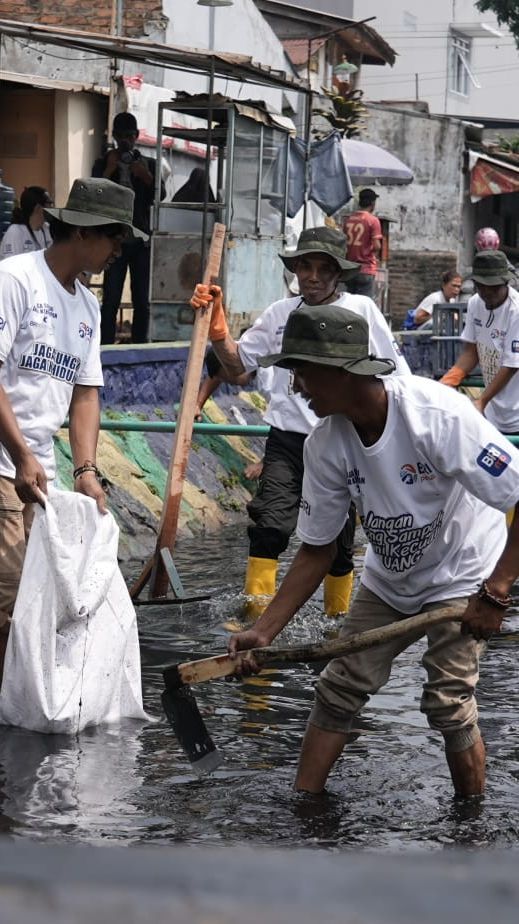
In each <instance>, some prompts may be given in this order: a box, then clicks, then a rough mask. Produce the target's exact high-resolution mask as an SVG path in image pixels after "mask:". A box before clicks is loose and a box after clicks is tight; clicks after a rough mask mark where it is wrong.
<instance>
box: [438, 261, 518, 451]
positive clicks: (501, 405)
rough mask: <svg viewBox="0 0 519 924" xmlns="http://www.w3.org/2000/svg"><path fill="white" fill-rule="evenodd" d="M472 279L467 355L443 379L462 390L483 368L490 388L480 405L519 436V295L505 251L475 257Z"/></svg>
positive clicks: (501, 427) (465, 336) (503, 429)
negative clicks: (474, 372) (475, 370)
mask: <svg viewBox="0 0 519 924" xmlns="http://www.w3.org/2000/svg"><path fill="white" fill-rule="evenodd" d="M471 278H472V279H473V280H474V283H475V286H476V294H475V295H473V296H472V298H470V299H469V302H468V305H467V317H466V319H465V326H464V328H463V333H462V335H461V340H462V351H461V353H460V356H459V357H458V359H457V360H456V363H455V365H454V366H452V367H451V368H450V369H449V371H448V372H446V373H445V375H444V376H443V378H442V379H441V381H442V382H443V384H444V385H451V386H453V387H456V386H457V385H460V384H461V382H462V381H463V379H464V378H465V376H467V375H469V374H470V373H471V372H472V370H473V369H474V368H475V367H476V366H477V365H478V363H479V365H480V366H481V372H482V374H483V382H484V385H485V387H484V389H483V391H482V392H481V394H480V395H479V397H478V398H477V399H476V400H475V401H474V404H475V406H476V407H477V409H478V410H479V411H481V413H482V414H484V415H485V417H488V419H489V420H491V421H492V423H493V424H494V425H495V426H496V427H497V428H498V430H501V432H502V433H510V434H519V375H517V370H518V369H519V293H518V292H516V290H515V289H513V288H512V286H511V285H510V281H511V280H513V278H514V276H513V273H512V272H511V271H510V268H509V265H508V260H507V258H506V256H505V254H504V253H502V251H500V250H482V251H480V252H479V253H477V254H476V255H475V257H474V264H473V267H472V273H471Z"/></svg>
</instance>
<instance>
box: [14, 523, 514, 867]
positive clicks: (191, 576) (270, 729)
mask: <svg viewBox="0 0 519 924" xmlns="http://www.w3.org/2000/svg"><path fill="white" fill-rule="evenodd" d="M359 555H362V549H360V550H359ZM244 557H245V552H244V534H243V532H241V531H240V530H236V529H233V530H232V531H231V530H229V531H226V532H224V533H222V534H220V535H219V536H217V537H213V538H211V537H206V538H203V539H198V540H190V541H184V542H183V543H181V544H180V545H179V547H178V549H177V553H176V564H177V567H178V569H179V572H180V574H181V576H182V579H183V582H184V585H185V589H186V591H187V592H189V593H197V592H198V593H200V592H201V591H208V592H211V593H212V594H213V596H212V597H211V599H210V600H208V601H204V602H199V603H196V604H189V605H186V606H184V607H179V606H170V607H143V608H141V609H140V610H139V627H140V637H141V650H142V667H143V686H144V697H145V705H146V708H147V709H148V711H149V712H150V714H151V715H154V716H156V717H157V718H158V722H156V723H154V724H148V725H143V724H140V723H133V722H125V723H123V724H121V725H118V726H108V727H106V726H105V727H102V728H96V729H92V730H90V731H87V732H85V733H83V734H82V735H81V736H80V737H79V738H78V739H73V738H64V737H61V736H51V735H38V734H34V733H32V732H27V731H24V730H22V729H10V728H0V832H1V833H4V834H10V835H11V836H13V837H15V838H26V837H29V838H31V839H37V840H44V841H48V842H51V841H54V842H57V841H60V842H63V840H64V839H68V840H70V841H71V842H82V843H94V844H101V843H102V844H106V843H119V844H121V843H125V844H145V843H146V844H154V845H159V844H164V843H168V844H171V843H185V844H198V845H202V844H208V845H227V844H237V843H243V844H245V843H246V844H249V845H260V844H261V845H267V844H270V845H274V846H287V847H295V846H308V847H316V846H318V847H321V848H323V847H324V848H328V849H331V850H338V849H348V848H354V847H357V848H368V849H386V850H392V851H398V850H404V849H410V848H413V849H415V850H416V849H418V850H437V849H442V848H443V849H445V848H448V847H450V846H467V847H471V848H479V847H489V846H493V847H497V846H501V847H502V846H511V845H515V844H516V843H517V840H518V835H519V734H518V731H517V710H518V707H519V693H518V685H517V682H516V677H517V663H516V662H517V654H516V651H517V646H516V645H515V644H514V643H513V642H506V643H503V642H500V643H498V644H496V646H495V647H494V648H493V649H492V650H491V651H490V652H489V653H488V655H487V656H486V658H485V660H484V662H483V665H482V678H481V684H480V690H479V701H480V707H481V724H482V729H483V732H484V735H485V738H486V741H487V745H488V751H489V759H488V773H489V784H488V790H487V796H486V798H485V800H483V801H482V802H476V803H470V802H469V803H467V802H456V801H455V800H453V799H452V797H451V788H450V781H449V778H448V772H447V767H446V764H445V760H444V756H443V749H442V746H441V741H440V739H439V738H438V737H437V736H436V735H434V734H433V733H432V732H430V731H429V729H428V728H427V726H426V723H425V721H424V718H423V716H421V715H420V713H419V711H418V701H419V693H420V682H421V679H422V668H421V666H420V655H421V652H420V648H421V647H422V643H419V644H418V645H416V646H414V647H413V648H412V649H410V650H409V651H408V652H406V653H405V654H404V655H403V656H402V657H401V658H400V659H399V660H398V661H397V663H396V665H395V667H394V671H393V675H392V678H391V681H390V683H389V684H388V686H387V687H386V688H385V689H384V690H383V691H382V693H381V694H379V695H378V696H376V697H375V698H374V699H373V700H372V702H371V703H370V705H369V708H368V709H367V710H366V713H365V715H364V718H363V721H362V735H361V736H360V738H359V739H358V740H357V741H356V742H355V744H353V745H351V746H350V747H349V749H348V754H347V756H345V757H343V759H342V760H341V762H340V763H339V765H338V766H337V768H336V770H335V772H334V773H333V775H332V777H331V778H330V784H329V792H328V793H327V794H326V795H324V796H320V797H309V796H302V795H297V794H295V793H293V791H292V789H291V786H292V780H293V777H294V773H295V766H296V762H297V756H298V751H299V745H300V741H301V736H302V734H303V731H304V726H305V721H306V717H307V715H308V712H309V709H310V705H311V702H312V689H313V684H314V680H315V670H314V669H313V668H312V667H311V666H304V665H303V666H298V667H296V668H291V669H289V670H287V671H284V672H277V671H269V672H264V673H263V674H262V675H261V676H260V677H255V678H251V679H249V680H248V681H247V682H244V683H238V682H235V681H231V682H228V681H227V682H226V681H216V682H213V683H207V684H201V685H200V686H198V687H197V688H196V696H197V701H198V703H199V705H200V708H201V711H202V713H203V715H204V718H205V720H206V723H207V725H208V727H209V729H210V731H211V734H212V735H213V737H214V739H215V742H216V743H217V745H218V747H219V748H221V749H222V751H223V753H224V755H225V762H224V764H223V765H222V766H221V767H220V768H219V769H218V770H217V771H216V772H215V773H214V774H213V775H212V776H211V777H206V778H203V779H198V778H197V777H196V776H195V775H194V773H193V771H192V770H191V768H190V765H189V764H188V763H187V761H186V759H185V757H184V755H183V753H182V752H181V751H180V750H179V747H178V745H177V743H176V741H175V738H174V736H173V733H172V731H171V729H170V727H169V725H168V724H167V722H166V720H165V718H164V717H163V715H162V712H161V709H160V692H161V690H162V674H161V671H162V668H163V667H164V666H165V665H166V664H168V663H170V662H172V661H175V660H182V659H185V658H186V657H190V656H191V655H193V656H197V655H202V654H203V653H204V652H207V651H215V650H217V649H219V648H224V646H225V638H226V631H225V629H224V627H223V623H224V622H225V621H226V620H227V619H229V618H236V617H237V615H238V613H239V608H240V604H241V602H242V601H241V598H240V594H239V590H240V587H241V581H242V575H243V563H244ZM289 557H290V556H289ZM288 560H289V559H287V561H288ZM286 565H287V562H285V563H284V567H285V568H286ZM510 622H511V624H512V625H511V628H514V625H513V624H514V622H515V628H517V627H518V626H519V619H518V617H514V618H513V619H512V620H510ZM329 631H330V623H329V621H327V620H326V619H325V618H324V617H323V616H322V614H321V601H320V600H319V598H318V595H316V598H315V599H313V600H312V601H310V603H309V604H307V606H306V607H305V608H304V610H303V611H302V613H300V614H299V615H298V616H297V617H296V619H295V620H294V621H293V623H292V625H291V626H290V627H289V629H288V630H286V631H285V633H284V638H283V640H284V641H285V642H286V643H291V642H296V641H301V640H303V639H311V640H314V641H317V640H318V639H320V638H322V636H323V634H324V633H325V632H329Z"/></svg>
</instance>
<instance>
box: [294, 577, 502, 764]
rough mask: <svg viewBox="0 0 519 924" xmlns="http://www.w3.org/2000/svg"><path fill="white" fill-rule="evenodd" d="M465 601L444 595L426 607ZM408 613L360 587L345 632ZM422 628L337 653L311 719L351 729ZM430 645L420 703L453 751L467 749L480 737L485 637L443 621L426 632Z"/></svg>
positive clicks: (326, 725)
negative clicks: (479, 693) (478, 695)
mask: <svg viewBox="0 0 519 924" xmlns="http://www.w3.org/2000/svg"><path fill="white" fill-rule="evenodd" d="M454 602H456V603H460V602H466V601H465V600H460V598H457V599H456V600H442V601H439V602H437V603H430V604H427V605H426V606H425V607H424V608H423V611H425V612H426V611H427V610H431V609H434V608H435V607H439V606H445V605H446V604H448V603H454ZM404 616H405V614H403V613H399V612H398V611H397V610H394V609H393V608H392V607H391V606H389V605H388V604H387V603H385V602H384V601H383V600H381V599H380V597H377V596H376V595H375V594H373V593H372V592H371V591H370V590H368V589H367V588H366V587H363V586H362V585H361V586H360V588H359V590H358V592H357V594H356V596H355V599H354V601H353V603H352V605H351V607H350V612H349V615H348V616H347V618H346V620H345V622H344V625H343V627H342V629H341V633H340V634H341V637H342V638H347V637H348V636H350V635H353V634H354V633H356V632H363V631H364V630H366V629H374V628H382V627H383V626H387V625H390V624H391V623H393V622H395V620H397V619H401V618H403V617H404ZM422 635H424V633H423V631H422V632H417V633H410V634H409V635H406V636H405V638H403V639H396V640H395V641H393V642H388V643H387V644H385V645H379V646H376V647H374V648H370V649H368V650H367V651H360V652H357V654H351V655H348V656H347V657H344V658H335V659H334V660H333V661H330V663H329V664H328V665H327V666H326V667H325V669H324V670H323V672H322V674H321V676H320V677H319V680H318V682H317V685H316V700H315V705H314V707H313V710H312V713H311V715H310V719H309V721H310V723H311V724H312V725H317V726H318V727H319V728H322V729H325V730H327V731H334V732H340V733H344V734H347V733H348V732H350V731H351V729H352V723H353V720H354V718H355V716H356V715H357V714H358V713H359V712H360V710H361V709H362V707H363V706H364V705H365V703H366V702H367V701H368V699H369V697H370V695H372V694H374V693H376V692H377V691H378V690H379V689H380V688H381V687H382V686H383V685H384V684H385V683H387V681H388V680H389V677H390V674H391V667H392V664H393V661H394V659H395V658H396V657H397V655H399V654H400V653H401V652H402V651H404V650H405V649H406V648H408V647H409V646H410V645H412V644H413V643H414V642H416V641H417V640H418V639H419V638H420V637H421V636H422ZM427 640H428V646H427V650H426V652H425V654H424V656H423V659H422V664H423V666H424V668H425V670H426V672H427V679H426V681H425V683H424V685H423V692H422V699H421V704H420V708H421V711H422V712H423V713H425V715H426V716H427V720H428V722H429V725H430V726H431V728H434V729H437V730H438V731H440V732H441V733H442V734H443V736H444V737H445V740H446V746H447V749H448V750H452V751H463V750H465V749H466V748H469V747H471V746H472V744H474V742H475V741H476V740H477V739H478V738H479V730H478V726H477V721H478V711H477V704H476V698H475V688H476V684H477V681H478V677H479V656H480V654H481V653H482V652H483V651H484V650H485V643H484V642H476V640H475V639H474V638H473V637H472V636H471V635H462V634H461V632H460V623H459V622H448V623H442V624H441V625H439V626H433V627H432V628H431V629H430V630H429V631H428V632H427Z"/></svg>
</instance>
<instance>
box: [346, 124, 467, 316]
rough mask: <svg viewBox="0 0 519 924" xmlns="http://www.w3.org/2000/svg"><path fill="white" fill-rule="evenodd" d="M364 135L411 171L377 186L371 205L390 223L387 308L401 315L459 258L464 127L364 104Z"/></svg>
mask: <svg viewBox="0 0 519 924" xmlns="http://www.w3.org/2000/svg"><path fill="white" fill-rule="evenodd" d="M362 140H363V141H368V142H371V143H373V144H377V145H380V147H382V148H385V149H386V150H388V151H391V153H393V154H395V155H396V156H397V157H398V158H400V160H402V161H403V162H404V163H405V164H407V166H408V167H410V168H411V170H412V171H413V173H414V181H413V182H412V183H410V184H409V185H408V186H381V187H377V192H378V193H379V196H380V198H379V199H378V202H377V212H378V214H380V215H384V216H388V217H390V218H393V219H394V222H393V223H391V225H390V247H389V254H390V256H389V286H390V313H391V315H392V317H393V319H394V320H395V319H396V320H397V321H398V320H400V319H401V318H402V317H403V316H404V315H405V313H406V311H407V309H408V308H413V307H415V306H416V304H417V303H418V302H419V301H420V300H421V299H422V298H423V297H424V296H425V295H426V294H428V293H429V292H431V291H434V289H437V288H438V280H439V276H440V275H441V273H442V272H444V270H446V269H450V268H452V267H454V266H456V265H457V264H459V265H461V264H463V259H464V258H463V254H464V237H465V234H464V230H463V214H462V206H463V203H464V202H465V200H466V192H465V186H464V175H463V157H464V146H465V132H464V128H463V125H462V123H461V122H460V121H458V120H457V119H448V118H447V119H446V118H443V117H434V116H427V115H423V114H421V113H415V112H413V111H404V110H397V109H390V108H383V107H377V106H370V107H369V118H368V123H367V129H366V132H365V133H363V135H362Z"/></svg>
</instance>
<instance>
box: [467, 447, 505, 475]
mask: <svg viewBox="0 0 519 924" xmlns="http://www.w3.org/2000/svg"><path fill="white" fill-rule="evenodd" d="M511 461H512V456H510V455H509V454H508V453H507V452H505V450H504V449H500V447H499V446H496V444H495V443H489V444H488V446H485V448H484V449H482V450H481V452H480V454H479V456H478V457H477V459H476V462H477V464H478V465H479V467H480V468H482V469H483V470H484V471H485V472H488V474H489V475H492V478H499V476H500V475H502V474H503V472H504V471H505V470H506V469H507V468H508V466H509V464H510V462H511Z"/></svg>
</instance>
